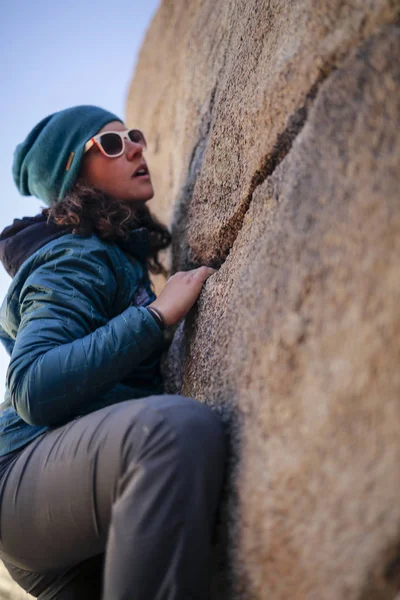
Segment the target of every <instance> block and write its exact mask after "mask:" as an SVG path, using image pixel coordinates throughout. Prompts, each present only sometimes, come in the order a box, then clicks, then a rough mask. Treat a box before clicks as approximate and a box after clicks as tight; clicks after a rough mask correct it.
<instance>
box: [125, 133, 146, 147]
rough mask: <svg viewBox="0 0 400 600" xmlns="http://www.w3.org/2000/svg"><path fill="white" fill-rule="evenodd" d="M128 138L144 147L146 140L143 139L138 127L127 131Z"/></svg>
mask: <svg viewBox="0 0 400 600" xmlns="http://www.w3.org/2000/svg"><path fill="white" fill-rule="evenodd" d="M128 136H129V139H130V140H131V141H132V142H135V144H141V145H142V146H144V147H146V140H145V139H144V135H143V133H142V132H141V131H139V129H130V130H129V131H128Z"/></svg>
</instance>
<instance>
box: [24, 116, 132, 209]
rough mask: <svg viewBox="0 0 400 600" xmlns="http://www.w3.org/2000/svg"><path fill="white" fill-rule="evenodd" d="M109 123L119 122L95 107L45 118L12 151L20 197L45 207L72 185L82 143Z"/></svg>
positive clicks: (115, 117)
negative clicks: (36, 200) (30, 199)
mask: <svg viewBox="0 0 400 600" xmlns="http://www.w3.org/2000/svg"><path fill="white" fill-rule="evenodd" d="M111 121H120V122H121V123H122V122H123V121H122V119H120V118H119V117H117V116H116V115H114V114H113V113H110V112H108V111H107V110H104V109H103V108H99V107H97V106H89V105H84V106H74V107H72V108H67V109H65V110H61V111H59V112H56V113H54V114H52V115H49V116H48V117H45V118H44V119H42V120H41V121H40V123H38V124H37V125H36V127H34V128H33V129H32V131H31V132H30V133H29V134H28V136H27V138H26V139H25V140H24V141H23V142H22V143H21V144H19V145H18V146H17V147H16V149H15V151H14V161H13V166H12V172H13V177H14V181H15V185H16V186H17V188H18V190H19V191H20V193H21V194H22V195H23V196H36V197H37V198H40V199H41V200H43V201H44V202H45V203H46V204H47V205H48V206H50V204H53V203H54V202H57V201H59V200H62V199H63V198H64V197H65V195H66V193H67V192H68V191H69V190H70V189H71V187H72V186H73V184H74V183H75V181H76V179H77V177H78V174H79V168H80V165H81V161H82V157H83V153H84V148H85V143H86V142H87V141H88V140H90V138H91V137H93V136H94V135H96V133H98V132H99V130H100V129H101V128H102V127H104V125H107V123H110V122H111Z"/></svg>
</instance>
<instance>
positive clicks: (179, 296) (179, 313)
mask: <svg viewBox="0 0 400 600" xmlns="http://www.w3.org/2000/svg"><path fill="white" fill-rule="evenodd" d="M214 273H216V269H213V268H212V267H205V266H203V267H198V268H197V269H192V270H191V271H178V272H177V273H175V275H172V277H170V278H169V279H168V281H167V283H166V284H165V287H164V288H163V290H162V291H161V292H160V295H159V296H158V298H157V299H156V300H154V302H152V303H151V304H149V307H151V306H154V307H155V308H158V310H159V311H161V312H162V314H163V315H164V319H165V322H166V324H167V325H174V324H175V323H177V322H178V321H179V320H180V319H181V318H182V317H184V316H185V315H186V314H187V313H188V312H189V310H190V309H191V308H192V306H193V304H194V303H195V302H196V300H197V298H198V296H199V294H200V292H201V288H202V285H203V283H204V282H205V280H206V279H207V278H208V277H210V275H213V274H214Z"/></svg>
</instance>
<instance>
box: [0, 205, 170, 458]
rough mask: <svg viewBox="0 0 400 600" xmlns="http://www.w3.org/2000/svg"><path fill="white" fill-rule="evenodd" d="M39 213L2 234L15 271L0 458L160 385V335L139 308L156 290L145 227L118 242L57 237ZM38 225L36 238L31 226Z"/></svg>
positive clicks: (5, 310)
mask: <svg viewBox="0 0 400 600" xmlns="http://www.w3.org/2000/svg"><path fill="white" fill-rule="evenodd" d="M35 219H36V221H35ZM42 220H43V218H40V217H36V218H35V217H34V218H30V221H29V218H25V219H24V220H22V221H21V220H16V221H15V222H14V224H16V227H14V230H15V229H16V230H17V231H16V233H15V235H14V234H13V232H11V233H10V232H8V233H9V235H8V234H7V235H6V236H4V232H3V234H2V235H1V236H0V240H1V241H0V255H1V259H2V260H3V264H4V266H5V267H6V268H7V270H8V271H9V272H10V274H11V275H14V273H13V270H16V272H15V275H14V278H13V281H12V283H11V286H10V288H9V291H8V293H7V296H6V298H5V300H4V302H3V304H2V307H1V313H0V338H1V341H2V342H3V345H4V346H5V348H6V350H7V352H8V353H9V355H10V364H9V368H8V371H7V378H6V380H7V381H6V397H5V401H4V403H3V404H2V405H1V406H0V409H1V411H0V456H3V455H5V454H7V453H8V452H10V451H13V450H16V449H18V448H21V447H23V446H25V445H26V444H27V443H28V442H30V441H31V440H32V439H34V438H35V437H36V436H38V435H40V434H42V433H43V432H44V431H46V430H47V429H49V428H54V427H57V426H59V425H62V424H64V423H67V422H68V421H70V420H72V419H74V418H77V417H79V416H81V415H85V414H87V413H90V412H92V411H94V410H97V409H99V408H101V407H103V406H106V405H109V404H112V403H115V402H119V401H122V400H127V399H133V398H139V397H144V396H148V395H151V394H160V393H162V392H163V387H162V380H161V373H160V357H161V353H162V351H163V350H164V349H165V341H164V336H163V332H162V330H161V329H160V327H159V325H158V324H157V322H156V321H155V320H154V318H153V317H152V316H151V314H150V313H149V311H147V310H146V309H145V308H144V307H145V306H146V305H147V304H150V303H151V302H153V300H154V299H155V298H156V296H155V294H154V293H153V291H152V288H151V283H150V280H149V276H148V272H147V269H146V268H145V266H144V264H145V262H144V260H143V259H144V257H145V256H146V252H147V248H148V231H147V229H145V228H140V229H137V230H134V231H132V232H131V235H130V237H129V239H128V240H126V241H124V242H123V243H122V242H118V243H117V242H106V241H102V240H101V239H100V238H98V237H97V236H95V235H92V236H91V237H83V236H79V235H73V234H72V233H70V232H68V231H61V230H60V231H57V233H56V235H54V227H56V226H53V233H52V232H50V234H49V233H48V232H45V233H43V228H44V229H46V225H45V224H44V223H42ZM23 221H25V225H26V227H20V225H21V223H23ZM38 224H39V225H40V227H41V233H40V236H39V237H40V239H39V240H38V239H37V237H38V236H37V235H35V234H34V235H32V229H30V230H29V227H31V228H32V227H35V226H36V229H37V226H38ZM8 229H10V228H8ZM28 230H29V231H30V237H29V235H28V234H27V231H28ZM5 231H6V230H5ZM24 232H25V245H24V243H23V242H24ZM46 235H48V237H47V238H46ZM16 236H19V237H20V243H19V245H18V244H16V243H15V237H16ZM27 239H29V241H28V243H27V242H26V240H27ZM48 239H50V241H48ZM9 240H13V244H14V245H13V246H12V248H13V249H14V250H13V251H12V252H11V254H10V248H9V247H7V244H6V243H7V241H9ZM3 244H5V245H3ZM38 246H39V247H38ZM21 248H23V250H22V257H21V256H20V255H19V254H18V252H20V250H21ZM17 250H18V252H17ZM32 250H33V252H32ZM17 255H18V256H17ZM16 256H17V259H16V258H15V257H16ZM13 261H14V263H16V264H14V266H13V264H12V263H13Z"/></svg>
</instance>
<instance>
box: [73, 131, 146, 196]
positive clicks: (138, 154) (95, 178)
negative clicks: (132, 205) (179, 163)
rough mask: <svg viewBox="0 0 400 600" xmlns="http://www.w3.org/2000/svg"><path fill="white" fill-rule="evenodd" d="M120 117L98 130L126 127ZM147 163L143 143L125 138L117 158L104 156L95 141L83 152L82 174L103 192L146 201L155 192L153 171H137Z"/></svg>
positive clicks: (89, 182) (90, 183)
mask: <svg viewBox="0 0 400 600" xmlns="http://www.w3.org/2000/svg"><path fill="white" fill-rule="evenodd" d="M126 129H127V128H126V126H125V125H124V124H123V123H120V121H112V122H111V123H107V125H105V126H104V127H103V128H102V129H101V130H100V131H99V132H98V133H103V132H104V131H125V130H126ZM143 165H146V166H147V163H146V161H145V159H144V157H143V148H142V146H141V145H140V144H136V143H135V142H131V141H130V140H127V139H125V152H124V153H123V154H122V155H121V156H118V158H108V157H107V156H104V154H102V152H101V151H100V149H99V148H98V147H97V146H96V145H94V146H92V147H91V148H90V150H89V151H88V152H86V153H85V154H84V156H83V159H82V163H81V171H80V175H81V176H82V177H83V178H84V179H85V181H86V182H87V183H88V184H89V185H91V186H93V187H96V188H98V189H100V190H102V191H103V192H105V193H107V194H109V195H110V196H113V197H114V198H115V199H117V200H121V201H124V202H127V201H128V202H146V201H147V200H150V198H152V197H153V196H154V190H153V185H152V183H151V178H150V171H149V174H148V175H146V176H136V177H134V173H135V172H136V171H137V170H138V168H139V167H140V166H143Z"/></svg>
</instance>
